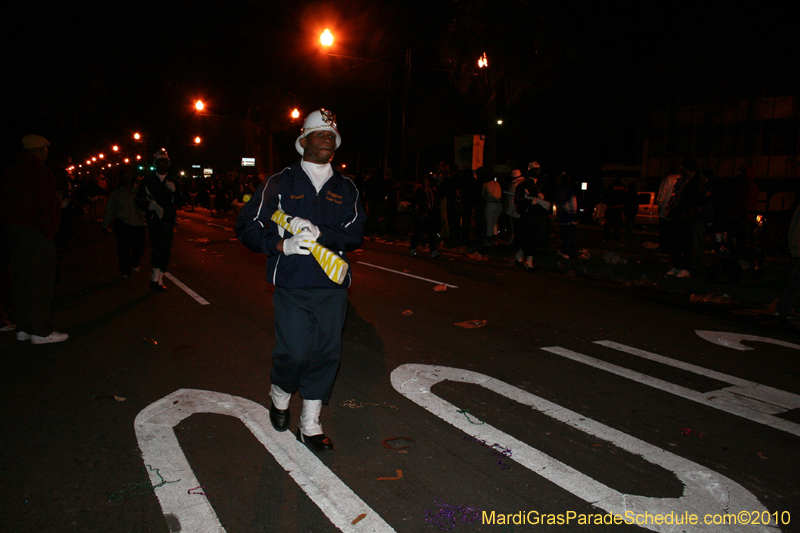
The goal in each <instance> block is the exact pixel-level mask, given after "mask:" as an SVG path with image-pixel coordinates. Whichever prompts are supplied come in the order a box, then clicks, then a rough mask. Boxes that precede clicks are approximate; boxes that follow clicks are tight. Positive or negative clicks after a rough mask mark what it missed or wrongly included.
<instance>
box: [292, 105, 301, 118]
mask: <svg viewBox="0 0 800 533" xmlns="http://www.w3.org/2000/svg"><path fill="white" fill-rule="evenodd" d="M292 118H293V119H295V120H297V119H298V118H300V111H299V110H298V109H297V108H296V107H295V108H294V109H292Z"/></svg>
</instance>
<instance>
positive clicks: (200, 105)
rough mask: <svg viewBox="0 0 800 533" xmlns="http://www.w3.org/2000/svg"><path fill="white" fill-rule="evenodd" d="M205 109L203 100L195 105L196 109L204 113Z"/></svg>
mask: <svg viewBox="0 0 800 533" xmlns="http://www.w3.org/2000/svg"><path fill="white" fill-rule="evenodd" d="M204 107H205V104H203V101H202V100H198V101H197V103H196V104H194V108H195V109H197V110H198V111H202V110H203V108H204Z"/></svg>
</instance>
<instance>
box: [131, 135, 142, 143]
mask: <svg viewBox="0 0 800 533" xmlns="http://www.w3.org/2000/svg"><path fill="white" fill-rule="evenodd" d="M133 138H134V139H136V140H137V141H138V140H139V139H141V138H142V136H141V135H139V134H138V133H134V134H133Z"/></svg>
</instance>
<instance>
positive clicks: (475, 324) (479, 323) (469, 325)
mask: <svg viewBox="0 0 800 533" xmlns="http://www.w3.org/2000/svg"><path fill="white" fill-rule="evenodd" d="M455 325H456V326H459V327H462V328H466V329H474V328H482V327H483V326H485V325H486V321H485V320H467V321H466V322H456V324H455Z"/></svg>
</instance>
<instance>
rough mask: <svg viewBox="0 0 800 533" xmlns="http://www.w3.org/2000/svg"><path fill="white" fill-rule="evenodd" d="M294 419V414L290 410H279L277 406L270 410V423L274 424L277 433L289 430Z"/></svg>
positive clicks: (272, 406) (271, 407)
mask: <svg viewBox="0 0 800 533" xmlns="http://www.w3.org/2000/svg"><path fill="white" fill-rule="evenodd" d="M291 419H292V414H291V413H290V412H289V410H288V409H278V408H277V407H275V404H272V405H271V406H270V408H269V421H270V422H272V427H274V428H275V431H286V430H287V429H289V422H290V421H291Z"/></svg>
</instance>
